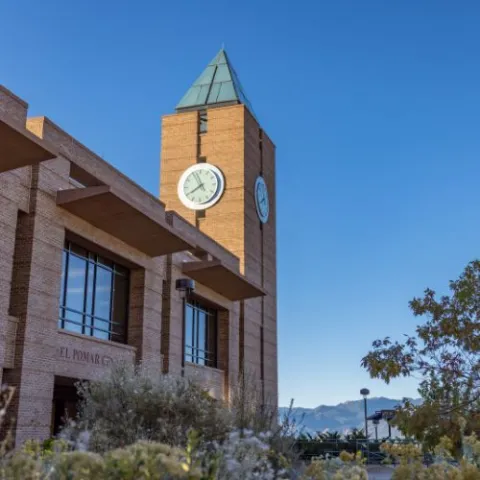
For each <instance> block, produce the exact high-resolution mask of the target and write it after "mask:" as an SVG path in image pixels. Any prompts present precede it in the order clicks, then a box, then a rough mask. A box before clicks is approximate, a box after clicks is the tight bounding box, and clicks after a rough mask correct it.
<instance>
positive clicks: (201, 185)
mask: <svg viewBox="0 0 480 480" xmlns="http://www.w3.org/2000/svg"><path fill="white" fill-rule="evenodd" d="M200 187H202V188H203V189H204V190H205V187H204V186H203V183H201V184H200V185H199V186H198V187H195V188H194V189H193V190H192V191H191V192H188V195H191V194H192V193H193V192H196V191H197V190H198V189H199V188H200Z"/></svg>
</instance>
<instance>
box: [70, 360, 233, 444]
mask: <svg viewBox="0 0 480 480" xmlns="http://www.w3.org/2000/svg"><path fill="white" fill-rule="evenodd" d="M77 389H78V393H79V396H80V403H79V412H78V417H77V418H76V419H75V420H74V421H71V422H70V423H69V426H68V427H67V428H66V429H65V430H64V432H63V435H62V436H63V437H64V438H66V439H67V440H70V441H71V440H74V441H75V442H80V443H84V441H83V440H82V434H83V435H85V433H84V432H88V444H89V449H90V450H92V451H95V452H98V453H101V452H106V451H109V450H113V449H115V448H120V447H124V446H127V445H131V444H133V443H135V442H136V441H138V440H147V441H155V442H161V443H165V444H167V445H172V446H180V447H184V446H185V445H186V443H187V436H188V432H189V431H190V430H191V429H194V430H196V431H198V432H201V434H202V437H203V439H204V440H205V441H213V440H221V439H223V438H225V436H226V434H227V432H228V431H229V430H230V429H231V422H230V416H229V413H228V411H227V409H225V408H223V406H222V405H221V404H220V403H219V402H217V401H215V400H214V399H213V398H212V397H211V396H210V395H209V394H208V393H207V392H206V391H205V390H204V389H203V388H201V387H200V386H199V385H198V384H197V383H195V382H194V381H192V380H188V379H185V378H183V377H179V376H171V375H162V374H161V373H159V372H151V371H149V370H148V369H146V368H143V367H141V366H140V367H135V366H133V365H126V364H120V365H115V366H114V367H113V368H112V369H111V371H110V372H109V373H108V375H106V376H105V377H103V378H101V379H100V380H98V381H92V382H88V383H87V382H85V383H80V384H79V385H78V386H77Z"/></svg>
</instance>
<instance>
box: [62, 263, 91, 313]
mask: <svg viewBox="0 0 480 480" xmlns="http://www.w3.org/2000/svg"><path fill="white" fill-rule="evenodd" d="M86 267H87V262H86V260H85V259H83V258H79V257H77V256H75V255H70V256H69V261H68V272H67V294H66V301H65V305H66V306H67V307H68V308H70V309H72V310H77V311H79V312H83V301H84V298H85V271H86Z"/></svg>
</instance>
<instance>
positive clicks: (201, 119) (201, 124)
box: [198, 110, 208, 133]
mask: <svg viewBox="0 0 480 480" xmlns="http://www.w3.org/2000/svg"><path fill="white" fill-rule="evenodd" d="M198 131H199V133H207V131H208V117H207V111H206V110H201V111H200V112H199V113H198Z"/></svg>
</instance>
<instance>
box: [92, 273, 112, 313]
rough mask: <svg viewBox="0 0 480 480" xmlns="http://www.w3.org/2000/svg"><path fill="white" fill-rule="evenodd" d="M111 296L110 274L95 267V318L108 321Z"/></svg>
mask: <svg viewBox="0 0 480 480" xmlns="http://www.w3.org/2000/svg"><path fill="white" fill-rule="evenodd" d="M111 296H112V272H111V271H110V270H106V269H105V268H102V267H100V266H97V275H96V279H95V317H100V318H103V319H105V320H110V299H111Z"/></svg>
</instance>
